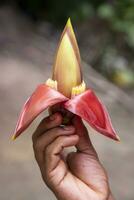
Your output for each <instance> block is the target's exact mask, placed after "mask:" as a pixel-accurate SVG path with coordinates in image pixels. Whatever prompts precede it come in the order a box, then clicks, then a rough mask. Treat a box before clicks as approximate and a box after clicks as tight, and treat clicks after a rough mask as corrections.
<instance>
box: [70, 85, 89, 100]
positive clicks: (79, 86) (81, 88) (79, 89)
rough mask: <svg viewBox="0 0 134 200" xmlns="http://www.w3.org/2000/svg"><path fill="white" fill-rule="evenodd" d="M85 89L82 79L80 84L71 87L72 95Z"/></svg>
mask: <svg viewBox="0 0 134 200" xmlns="http://www.w3.org/2000/svg"><path fill="white" fill-rule="evenodd" d="M85 90H86V84H85V82H84V81H83V82H82V83H81V84H80V85H78V86H76V87H73V88H72V93H71V94H72V97H74V96H76V95H79V94H81V93H83V92H84V91H85Z"/></svg>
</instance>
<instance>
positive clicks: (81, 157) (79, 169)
mask: <svg viewBox="0 0 134 200" xmlns="http://www.w3.org/2000/svg"><path fill="white" fill-rule="evenodd" d="M62 120H63V119H62V116H61V114H59V113H55V114H53V115H51V116H50V117H49V116H48V117H47V118H45V119H43V121H42V122H41V123H40V124H39V126H38V127H37V129H36V131H35V133H34V134H33V148H34V153H35V158H36V161H37V163H38V165H39V168H40V171H41V174H42V178H43V180H44V182H45V183H46V184H47V186H48V187H49V188H50V189H51V190H52V191H53V193H54V194H55V196H56V198H57V199H58V200H90V199H91V200H114V199H113V197H112V195H111V192H110V188H109V183H108V177H107V174H106V171H105V170H104V168H103V166H102V164H101V163H100V161H99V158H98V156H97V153H96V151H95V149H94V147H93V145H92V143H91V141H90V138H89V135H88V131H87V129H86V127H85V126H84V124H83V122H82V120H81V119H80V118H79V117H74V118H73V120H72V125H69V126H65V127H61V126H60V125H61V124H62ZM66 147H75V148H76V151H75V152H74V151H72V152H71V153H69V154H67V155H66V156H65V155H64V154H63V150H64V148H66Z"/></svg>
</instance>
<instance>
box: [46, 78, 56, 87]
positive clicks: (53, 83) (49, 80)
mask: <svg viewBox="0 0 134 200" xmlns="http://www.w3.org/2000/svg"><path fill="white" fill-rule="evenodd" d="M46 85H48V86H49V87H51V88H53V89H55V90H57V81H56V80H55V81H54V80H52V79H51V78H49V79H48V80H47V81H46Z"/></svg>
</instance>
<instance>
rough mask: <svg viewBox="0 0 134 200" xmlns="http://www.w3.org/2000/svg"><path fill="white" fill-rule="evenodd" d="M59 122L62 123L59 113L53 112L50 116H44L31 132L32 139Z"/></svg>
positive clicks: (58, 124)
mask: <svg viewBox="0 0 134 200" xmlns="http://www.w3.org/2000/svg"><path fill="white" fill-rule="evenodd" d="M61 123H62V116H61V114H60V113H55V114H53V115H51V116H48V117H46V118H44V119H43V120H42V121H41V122H40V124H39V125H38V127H37V129H36V130H35V132H34V133H33V136H32V140H33V141H34V140H36V139H37V138H38V137H39V136H41V135H42V134H43V133H44V132H46V131H47V130H49V129H51V128H55V127H57V126H60V125H61Z"/></svg>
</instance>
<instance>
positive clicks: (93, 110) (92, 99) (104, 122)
mask: <svg viewBox="0 0 134 200" xmlns="http://www.w3.org/2000/svg"><path fill="white" fill-rule="evenodd" d="M64 106H65V108H66V109H67V110H69V111H71V112H72V113H74V114H76V115H78V116H80V117H81V118H82V119H84V120H85V121H87V122H88V123H89V124H90V125H91V126H92V127H93V128H94V129H95V130H97V131H98V132H100V133H101V134H103V135H105V136H107V137H110V138H112V139H114V140H119V137H118V136H117V135H116V133H115V131H114V129H113V127H112V124H111V120H110V117H109V115H108V112H107V110H106V108H105V107H104V105H103V104H102V103H101V102H100V100H99V99H98V98H97V97H96V95H95V94H94V93H93V91H92V90H89V89H88V90H86V91H85V92H84V93H82V94H80V95H78V96H75V97H74V98H72V99H71V100H69V101H67V102H65V104H64Z"/></svg>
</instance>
